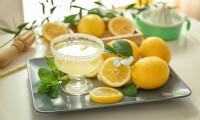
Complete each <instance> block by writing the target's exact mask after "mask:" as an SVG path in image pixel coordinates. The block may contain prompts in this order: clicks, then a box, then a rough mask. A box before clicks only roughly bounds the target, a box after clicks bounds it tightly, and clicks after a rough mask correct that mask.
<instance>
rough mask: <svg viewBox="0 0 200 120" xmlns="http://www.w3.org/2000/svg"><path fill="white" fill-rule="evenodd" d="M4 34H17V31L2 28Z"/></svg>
mask: <svg viewBox="0 0 200 120" xmlns="http://www.w3.org/2000/svg"><path fill="white" fill-rule="evenodd" d="M0 29H1V30H2V31H3V32H6V33H10V34H16V33H17V31H14V30H10V29H7V28H0Z"/></svg>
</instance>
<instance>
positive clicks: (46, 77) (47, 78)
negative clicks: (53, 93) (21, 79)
mask: <svg viewBox="0 0 200 120" xmlns="http://www.w3.org/2000/svg"><path fill="white" fill-rule="evenodd" d="M38 75H39V78H40V81H41V82H42V83H44V84H51V81H52V80H56V79H55V77H54V76H53V74H52V72H51V71H50V70H48V69H46V68H40V69H39V70H38Z"/></svg>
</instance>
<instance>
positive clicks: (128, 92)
mask: <svg viewBox="0 0 200 120" xmlns="http://www.w3.org/2000/svg"><path fill="white" fill-rule="evenodd" d="M122 93H123V94H124V95H125V96H129V97H135V96H136V95H137V86H136V85H135V84H134V83H131V84H129V85H126V86H124V87H122Z"/></svg>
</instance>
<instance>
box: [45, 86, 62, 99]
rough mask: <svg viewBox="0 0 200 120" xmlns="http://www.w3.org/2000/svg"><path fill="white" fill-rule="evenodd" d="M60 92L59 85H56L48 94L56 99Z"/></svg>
mask: <svg viewBox="0 0 200 120" xmlns="http://www.w3.org/2000/svg"><path fill="white" fill-rule="evenodd" d="M59 92H60V89H59V85H54V86H51V88H50V90H49V92H48V93H47V95H48V97H49V98H51V99H56V98H58V97H59Z"/></svg>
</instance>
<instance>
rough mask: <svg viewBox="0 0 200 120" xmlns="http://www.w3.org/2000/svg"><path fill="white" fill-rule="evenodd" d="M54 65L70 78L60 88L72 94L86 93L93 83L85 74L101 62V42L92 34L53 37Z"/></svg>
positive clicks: (102, 45) (51, 46) (102, 48)
mask: <svg viewBox="0 0 200 120" xmlns="http://www.w3.org/2000/svg"><path fill="white" fill-rule="evenodd" d="M50 49H51V51H52V53H53V55H54V62H55V65H56V67H57V68H58V69H59V70H61V71H62V72H64V73H66V74H67V75H68V76H69V77H70V78H71V80H70V81H69V83H68V84H67V85H65V86H61V88H62V90H63V91H64V92H66V93H69V94H72V95H82V94H85V93H88V92H89V91H90V90H91V89H92V87H93V84H92V82H91V81H90V80H88V79H86V78H85V75H86V74H88V73H90V72H92V71H94V70H95V69H96V68H97V67H98V65H99V64H100V63H101V54H102V53H103V50H104V44H103V42H102V41H101V40H100V39H99V38H97V37H94V36H91V35H86V34H80V33H72V34H67V35H62V36H59V37H57V38H55V39H54V40H53V41H52V42H51V45H50Z"/></svg>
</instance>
